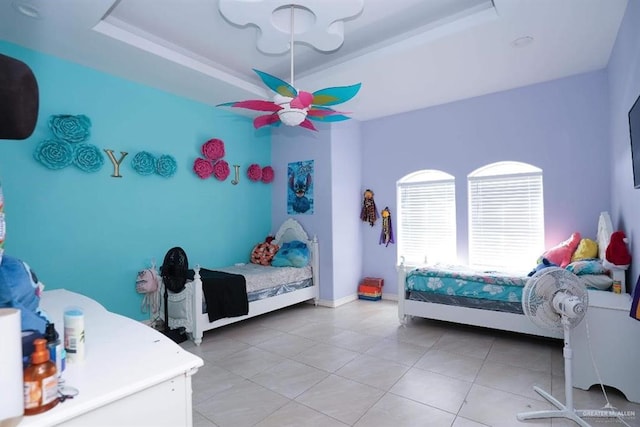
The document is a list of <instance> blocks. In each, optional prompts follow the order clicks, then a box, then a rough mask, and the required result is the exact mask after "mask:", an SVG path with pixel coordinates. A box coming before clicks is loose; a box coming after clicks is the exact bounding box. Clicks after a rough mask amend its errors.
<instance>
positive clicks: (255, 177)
mask: <svg viewBox="0 0 640 427" xmlns="http://www.w3.org/2000/svg"><path fill="white" fill-rule="evenodd" d="M247 176H248V177H249V179H250V180H251V181H253V182H256V181H260V180H261V179H262V168H261V167H260V165H259V164H257V163H253V164H251V165H249V167H248V168H247Z"/></svg>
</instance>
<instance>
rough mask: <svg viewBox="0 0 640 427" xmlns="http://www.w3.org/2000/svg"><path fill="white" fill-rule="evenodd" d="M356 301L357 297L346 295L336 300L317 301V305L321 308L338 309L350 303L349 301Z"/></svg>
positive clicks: (355, 295)
mask: <svg viewBox="0 0 640 427" xmlns="http://www.w3.org/2000/svg"><path fill="white" fill-rule="evenodd" d="M357 299H358V295H357V294H353V295H347V296H346V297H342V298H340V299H337V300H318V305H321V306H323V307H331V308H336V307H340V306H341V305H344V304H347V303H350V302H351V301H355V300H357Z"/></svg>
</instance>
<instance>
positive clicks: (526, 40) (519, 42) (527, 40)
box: [511, 36, 533, 47]
mask: <svg viewBox="0 0 640 427" xmlns="http://www.w3.org/2000/svg"><path fill="white" fill-rule="evenodd" d="M531 43H533V37H531V36H523V37H518V38H517V39H515V40H514V41H512V42H511V46H513V47H525V46H529V45H530V44H531Z"/></svg>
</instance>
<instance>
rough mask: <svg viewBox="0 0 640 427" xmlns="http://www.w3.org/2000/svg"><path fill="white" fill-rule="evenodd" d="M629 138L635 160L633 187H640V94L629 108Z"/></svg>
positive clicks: (633, 159)
mask: <svg viewBox="0 0 640 427" xmlns="http://www.w3.org/2000/svg"><path fill="white" fill-rule="evenodd" d="M629 138H630V139H631V161H632V162H633V187H634V188H640V96H638V99H636V102H635V103H634V104H633V107H631V110H629ZM634 139H635V140H634Z"/></svg>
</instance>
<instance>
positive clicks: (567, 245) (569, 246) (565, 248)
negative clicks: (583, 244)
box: [542, 231, 581, 268]
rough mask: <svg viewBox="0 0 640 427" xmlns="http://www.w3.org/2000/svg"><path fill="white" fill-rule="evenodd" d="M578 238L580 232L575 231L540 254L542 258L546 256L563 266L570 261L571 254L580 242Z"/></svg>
mask: <svg viewBox="0 0 640 427" xmlns="http://www.w3.org/2000/svg"><path fill="white" fill-rule="evenodd" d="M580 238H581V236H580V233H578V232H577V231H576V232H575V233H573V234H572V235H571V237H569V238H568V239H567V240H565V241H564V242H562V243H560V244H558V245H556V246H554V247H552V248H551V249H549V250H548V251H546V252H545V253H544V254H542V258H546V259H548V260H549V261H551V262H552V263H554V264H557V265H559V266H560V267H562V268H565V267H566V266H567V265H569V263H570V262H571V255H573V253H574V252H575V250H576V248H577V247H578V245H579V244H580Z"/></svg>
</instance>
